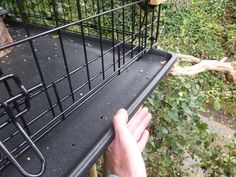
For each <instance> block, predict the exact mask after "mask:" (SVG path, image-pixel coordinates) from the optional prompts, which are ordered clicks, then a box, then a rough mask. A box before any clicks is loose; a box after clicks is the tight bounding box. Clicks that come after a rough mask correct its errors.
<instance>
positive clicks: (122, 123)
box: [112, 108, 128, 135]
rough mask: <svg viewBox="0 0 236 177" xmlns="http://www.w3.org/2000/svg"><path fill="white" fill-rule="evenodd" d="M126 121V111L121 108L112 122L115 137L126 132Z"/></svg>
mask: <svg viewBox="0 0 236 177" xmlns="http://www.w3.org/2000/svg"><path fill="white" fill-rule="evenodd" d="M127 121H128V113H127V111H126V110H125V109H123V108H122V109H120V110H118V111H117V113H116V115H115V116H114V117H113V120H112V122H113V126H114V129H115V134H116V135H118V134H121V132H124V131H127Z"/></svg>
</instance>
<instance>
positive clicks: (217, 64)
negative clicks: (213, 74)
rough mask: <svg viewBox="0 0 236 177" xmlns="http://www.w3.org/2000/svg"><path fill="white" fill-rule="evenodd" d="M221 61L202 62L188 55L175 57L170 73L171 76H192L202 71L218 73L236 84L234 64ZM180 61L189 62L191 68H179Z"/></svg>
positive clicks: (235, 66)
mask: <svg viewBox="0 0 236 177" xmlns="http://www.w3.org/2000/svg"><path fill="white" fill-rule="evenodd" d="M226 60H227V58H223V59H222V60H220V61H218V60H203V59H200V58H197V57H194V56H190V55H183V54H178V55H177V62H176V64H175V65H174V67H173V68H172V70H171V71H170V75H173V76H194V75H197V74H199V73H201V72H204V71H219V72H223V73H225V74H226V79H227V80H229V81H231V82H234V83H236V62H225V61H226ZM180 61H188V62H191V63H192V64H193V65H192V66H186V67H184V66H179V62H180Z"/></svg>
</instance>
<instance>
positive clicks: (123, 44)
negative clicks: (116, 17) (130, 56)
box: [122, 0, 125, 65]
mask: <svg viewBox="0 0 236 177" xmlns="http://www.w3.org/2000/svg"><path fill="white" fill-rule="evenodd" d="M122 5H123V6H124V5H125V0H122ZM122 39H123V43H122V52H123V65H124V64H125V8H122Z"/></svg>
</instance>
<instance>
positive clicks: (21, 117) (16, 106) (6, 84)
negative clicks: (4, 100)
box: [0, 68, 31, 135]
mask: <svg viewBox="0 0 236 177" xmlns="http://www.w3.org/2000/svg"><path fill="white" fill-rule="evenodd" d="M2 76H3V72H2V69H1V68H0V77H2ZM3 83H4V85H5V87H6V89H7V92H8V94H9V96H10V97H13V96H14V94H13V93H12V90H11V88H10V86H9V84H8V82H7V81H6V80H5V81H3ZM13 105H14V107H15V109H16V111H17V112H18V113H19V112H20V108H19V106H18V104H17V101H16V100H14V101H13ZM20 119H21V121H22V123H23V126H24V128H25V129H26V131H27V133H28V135H30V134H31V132H30V129H29V127H28V125H27V123H26V121H25V118H24V116H23V115H21V116H20Z"/></svg>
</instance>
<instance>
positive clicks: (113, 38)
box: [111, 0, 116, 71]
mask: <svg viewBox="0 0 236 177" xmlns="http://www.w3.org/2000/svg"><path fill="white" fill-rule="evenodd" d="M113 8H114V2H113V0H111V9H113ZM114 25H115V24H114V12H113V11H112V12H111V32H112V33H111V35H112V36H111V38H112V57H113V71H116V64H115V63H116V54H115V46H114V45H115V36H114V35H115V32H114Z"/></svg>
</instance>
